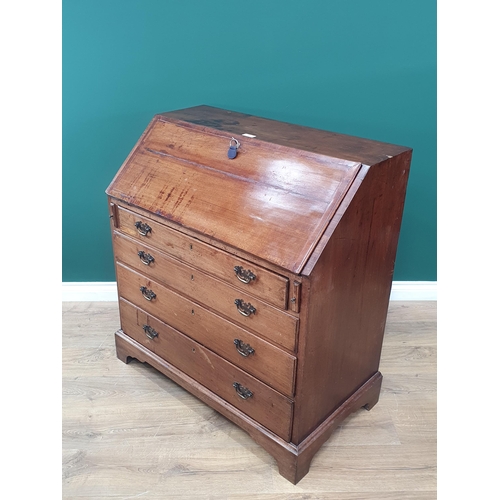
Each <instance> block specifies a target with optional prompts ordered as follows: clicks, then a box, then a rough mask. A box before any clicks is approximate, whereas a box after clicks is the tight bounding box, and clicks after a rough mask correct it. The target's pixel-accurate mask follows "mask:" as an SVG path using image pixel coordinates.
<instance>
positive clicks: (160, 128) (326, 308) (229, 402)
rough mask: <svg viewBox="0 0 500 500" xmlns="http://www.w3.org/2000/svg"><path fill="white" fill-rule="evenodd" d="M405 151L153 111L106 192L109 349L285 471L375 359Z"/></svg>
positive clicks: (364, 388) (362, 389)
mask: <svg viewBox="0 0 500 500" xmlns="http://www.w3.org/2000/svg"><path fill="white" fill-rule="evenodd" d="M411 154H412V150H411V149H410V148H407V147H401V146H395V145H391V144H384V143H380V142H375V141H371V140H367V139H360V138H355V137H350V136H346V135H339V134H336V133H332V132H326V131H321V130H316V129H312V128H306V127H302V126H297V125H291V124H287V123H281V122H277V121H273V120H267V119H263V118H258V117H255V116H250V115H245V114H240V113H235V112H231V111H226V110H222V109H217V108H212V107H208V106H197V107H193V108H188V109H183V110H179V111H173V112H169V113H162V114H158V115H156V116H155V117H154V118H153V120H152V121H151V123H150V124H149V126H148V127H147V129H146V130H145V132H144V133H143V135H142V136H141V138H140V139H139V141H138V142H137V144H136V146H135V147H134V149H133V150H132V151H131V153H130V154H129V156H128V157H127V159H126V160H125V162H124V164H123V165H122V167H121V168H120V170H119V171H118V173H117V174H116V176H115V178H114V179H113V181H112V182H111V184H110V186H109V187H108V189H107V191H106V193H107V195H108V199H109V213H110V218H111V230H112V239H113V249H114V255H115V269H116V278H117V286H118V295H119V309H120V321H121V327H120V330H119V331H118V332H116V334H115V340H116V350H117V356H118V358H119V359H121V360H122V361H124V362H128V361H129V359H130V358H136V359H138V360H139V361H141V362H146V363H149V364H150V365H152V366H153V367H155V368H156V369H158V370H159V371H160V372H162V373H163V374H165V375H166V376H168V377H169V378H171V379H172V380H173V381H175V382H176V383H178V384H179V385H181V386H182V387H184V388H185V389H186V390H188V391H189V392H191V393H192V394H194V395H195V396H197V397H198V398H199V399H200V400H202V401H204V402H205V403H206V404H208V405H210V406H211V407H212V408H214V409H215V410H217V411H218V412H220V413H221V414H222V415H224V416H225V417H227V418H228V419H229V420H231V421H232V422H234V423H235V424H237V425H238V426H240V427H241V428H242V429H243V430H244V431H246V432H248V433H249V434H250V436H251V437H252V438H253V439H254V440H255V441H256V442H257V443H259V444H260V445H261V446H262V447H263V448H264V449H266V450H267V451H268V452H269V453H270V454H271V455H272V456H273V457H274V458H275V459H276V461H277V464H278V468H279V472H280V474H281V475H282V476H284V477H285V478H286V479H288V480H289V481H291V482H292V483H294V484H296V483H297V482H298V481H299V480H300V479H301V478H302V477H303V476H305V475H306V474H307V472H308V470H309V465H310V463H311V460H312V458H313V456H314V454H315V453H316V452H317V451H318V449H319V448H320V446H321V445H322V444H323V443H324V442H325V441H326V440H327V439H328V438H329V436H330V435H331V433H332V432H333V430H334V429H335V428H336V427H337V426H338V425H339V424H340V423H341V422H342V420H343V419H345V418H346V417H347V416H348V415H349V414H350V413H351V412H353V411H356V410H358V409H359V408H361V407H365V408H366V409H370V408H372V407H373V406H374V405H375V404H376V402H377V401H378V397H379V392H380V387H381V382H382V375H381V374H380V372H379V371H378V367H379V361H380V353H381V348H382V340H383V334H384V328H385V321H386V317H387V309H388V304H389V295H390V291H391V284H392V276H393V268H394V261H395V256H396V248H397V242H398V237H399V230H400V225H401V217H402V212H403V205H404V198H405V192H406V185H407V180H408V173H409V167H410V160H411Z"/></svg>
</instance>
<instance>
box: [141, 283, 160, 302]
mask: <svg viewBox="0 0 500 500" xmlns="http://www.w3.org/2000/svg"><path fill="white" fill-rule="evenodd" d="M139 290H140V291H141V293H142V296H143V297H144V298H145V299H146V300H153V299H156V293H154V292H153V290H149V288H146V287H145V286H141V288H139Z"/></svg>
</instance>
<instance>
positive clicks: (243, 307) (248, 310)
mask: <svg viewBox="0 0 500 500" xmlns="http://www.w3.org/2000/svg"><path fill="white" fill-rule="evenodd" d="M234 303H235V304H236V309H238V312H239V313H240V314H241V315H242V316H250V315H251V314H255V312H256V311H257V309H255V307H254V306H252V304H250V302H248V303H246V302H243V301H242V300H241V299H236V300H235V301H234Z"/></svg>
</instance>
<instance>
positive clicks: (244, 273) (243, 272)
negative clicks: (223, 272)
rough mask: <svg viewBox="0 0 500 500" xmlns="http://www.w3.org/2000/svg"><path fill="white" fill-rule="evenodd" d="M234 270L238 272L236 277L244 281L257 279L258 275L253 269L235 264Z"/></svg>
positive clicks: (248, 281)
mask: <svg viewBox="0 0 500 500" xmlns="http://www.w3.org/2000/svg"><path fill="white" fill-rule="evenodd" d="M234 272H235V273H236V277H237V278H238V279H239V280H240V281H241V282H242V283H250V281H253V280H255V278H257V276H255V274H254V273H252V271H250V270H249V269H248V270H247V269H243V267H241V266H234Z"/></svg>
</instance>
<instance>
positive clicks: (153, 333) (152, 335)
mask: <svg viewBox="0 0 500 500" xmlns="http://www.w3.org/2000/svg"><path fill="white" fill-rule="evenodd" d="M142 329H143V330H144V331H145V332H146V337H147V338H148V339H151V340H153V339H154V338H155V337H158V332H157V331H156V330H155V329H154V328H151V327H150V326H149V325H142Z"/></svg>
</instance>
